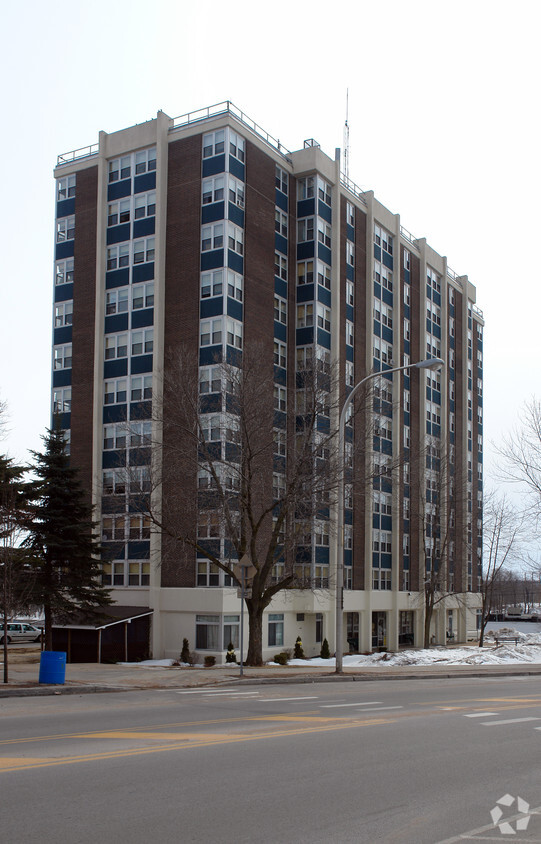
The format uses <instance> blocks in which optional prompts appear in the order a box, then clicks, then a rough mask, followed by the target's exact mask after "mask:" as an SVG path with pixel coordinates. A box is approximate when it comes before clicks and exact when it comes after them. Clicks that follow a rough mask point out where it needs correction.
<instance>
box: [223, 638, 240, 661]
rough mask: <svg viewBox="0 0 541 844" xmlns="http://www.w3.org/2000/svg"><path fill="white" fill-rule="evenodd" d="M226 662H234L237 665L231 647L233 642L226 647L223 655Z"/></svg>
mask: <svg viewBox="0 0 541 844" xmlns="http://www.w3.org/2000/svg"><path fill="white" fill-rule="evenodd" d="M225 661H226V662H234V663H235V664H236V663H237V656H236V654H235V648H234V646H233V642H230V643H229V644H228V646H227V653H226V655H225Z"/></svg>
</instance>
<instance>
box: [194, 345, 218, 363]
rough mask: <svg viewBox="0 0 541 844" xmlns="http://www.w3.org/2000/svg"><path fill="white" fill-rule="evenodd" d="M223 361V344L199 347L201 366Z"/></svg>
mask: <svg viewBox="0 0 541 844" xmlns="http://www.w3.org/2000/svg"><path fill="white" fill-rule="evenodd" d="M221 362H222V347H221V346H205V347H204V348H203V349H199V366H210V365H211V364H213V363H221Z"/></svg>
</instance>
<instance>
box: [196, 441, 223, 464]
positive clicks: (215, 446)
mask: <svg viewBox="0 0 541 844" xmlns="http://www.w3.org/2000/svg"><path fill="white" fill-rule="evenodd" d="M207 454H208V456H209V457H210V459H211V460H221V459H222V444H221V443H219V442H217V443H207V444H206V446H205V448H204V449H203V447H201V448H200V449H199V459H200V460H204V459H205V457H206V455H207Z"/></svg>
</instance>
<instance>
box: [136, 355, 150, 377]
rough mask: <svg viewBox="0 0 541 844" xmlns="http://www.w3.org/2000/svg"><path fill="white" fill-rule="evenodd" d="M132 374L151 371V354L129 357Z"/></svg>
mask: <svg viewBox="0 0 541 844" xmlns="http://www.w3.org/2000/svg"><path fill="white" fill-rule="evenodd" d="M131 372H132V375H139V374H140V373H141V372H152V355H137V357H134V358H132V359H131Z"/></svg>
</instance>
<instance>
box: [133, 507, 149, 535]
mask: <svg viewBox="0 0 541 844" xmlns="http://www.w3.org/2000/svg"><path fill="white" fill-rule="evenodd" d="M128 531H129V532H128V538H129V539H135V540H137V539H150V517H149V516H145V515H144V514H141V513H139V514H136V515H131V516H130V517H129V529H128Z"/></svg>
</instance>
